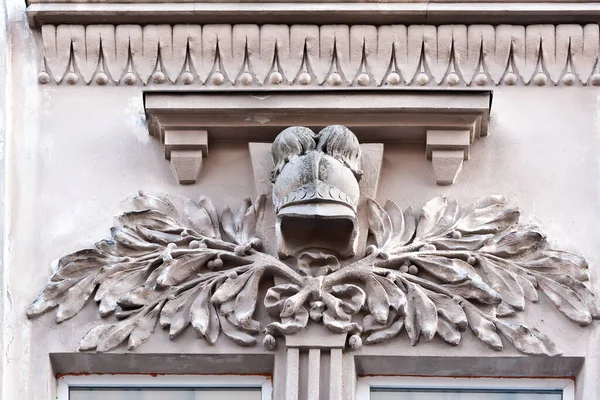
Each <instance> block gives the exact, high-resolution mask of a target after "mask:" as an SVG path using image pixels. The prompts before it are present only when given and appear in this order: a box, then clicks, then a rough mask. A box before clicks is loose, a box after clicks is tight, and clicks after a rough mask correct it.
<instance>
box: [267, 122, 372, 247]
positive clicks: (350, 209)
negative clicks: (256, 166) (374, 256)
mask: <svg viewBox="0 0 600 400" xmlns="http://www.w3.org/2000/svg"><path fill="white" fill-rule="evenodd" d="M271 155H272V157H273V164H274V168H273V171H272V172H271V181H272V182H273V183H274V185H273V203H274V205H275V210H276V213H277V223H276V231H277V238H278V252H279V254H280V255H281V256H295V255H298V254H299V253H300V252H302V251H304V250H309V249H313V250H314V249H320V250H325V251H328V252H333V253H335V254H337V255H338V256H340V257H342V258H348V257H352V256H354V254H355V251H356V238H357V232H358V223H357V218H356V207H357V205H358V200H359V197H360V191H359V186H358V181H359V180H360V177H361V175H362V171H361V170H360V158H361V151H360V145H359V143H358V139H357V138H356V136H355V135H354V133H352V131H350V129H348V128H346V127H345V126H341V125H331V126H328V127H326V128H324V129H323V130H321V131H320V132H319V134H315V133H314V132H313V131H312V130H311V129H309V128H306V127H302V126H294V127H290V128H287V129H284V130H283V131H282V132H281V133H280V134H279V135H278V136H277V138H276V139H275V141H274V142H273V145H272V146H271Z"/></svg>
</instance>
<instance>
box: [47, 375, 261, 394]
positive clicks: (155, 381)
mask: <svg viewBox="0 0 600 400" xmlns="http://www.w3.org/2000/svg"><path fill="white" fill-rule="evenodd" d="M77 387H87V388H198V389H201V388H224V389H228V388H231V389H234V388H260V390H261V399H262V400H271V399H272V395H273V381H272V378H271V376H264V375H163V374H146V375H136V374H89V375H63V376H61V377H60V378H58V379H57V390H56V394H57V397H56V399H57V400H69V389H71V388H77Z"/></svg>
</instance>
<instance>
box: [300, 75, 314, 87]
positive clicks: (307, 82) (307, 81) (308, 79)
mask: <svg viewBox="0 0 600 400" xmlns="http://www.w3.org/2000/svg"><path fill="white" fill-rule="evenodd" d="M311 81H312V79H311V77H310V75H309V74H308V73H307V72H303V73H301V74H300V76H299V77H298V82H300V84H301V85H310V82H311Z"/></svg>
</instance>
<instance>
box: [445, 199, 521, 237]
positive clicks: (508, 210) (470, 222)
mask: <svg viewBox="0 0 600 400" xmlns="http://www.w3.org/2000/svg"><path fill="white" fill-rule="evenodd" d="M519 215H520V212H519V210H518V209H516V208H513V207H510V206H508V205H507V204H506V199H505V198H504V197H503V196H488V197H484V198H483V199H481V200H479V201H477V202H475V203H474V204H473V205H472V206H471V208H470V210H469V211H467V212H466V213H465V215H464V216H463V217H461V218H460V219H459V221H458V222H457V225H456V230H458V231H460V232H462V233H463V234H465V233H468V234H485V233H498V232H501V231H503V230H505V229H507V228H509V227H510V226H512V225H514V224H515V223H516V222H517V221H518V219H519Z"/></svg>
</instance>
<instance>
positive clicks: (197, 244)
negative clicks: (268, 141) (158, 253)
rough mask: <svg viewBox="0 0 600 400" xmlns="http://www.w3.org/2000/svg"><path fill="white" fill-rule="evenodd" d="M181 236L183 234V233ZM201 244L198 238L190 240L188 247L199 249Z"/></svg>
mask: <svg viewBox="0 0 600 400" xmlns="http://www.w3.org/2000/svg"><path fill="white" fill-rule="evenodd" d="M181 236H183V234H182V235H181ZM202 244H204V243H202V242H201V241H199V240H192V241H191V242H190V244H189V247H190V249H199V248H200V247H202Z"/></svg>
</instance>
